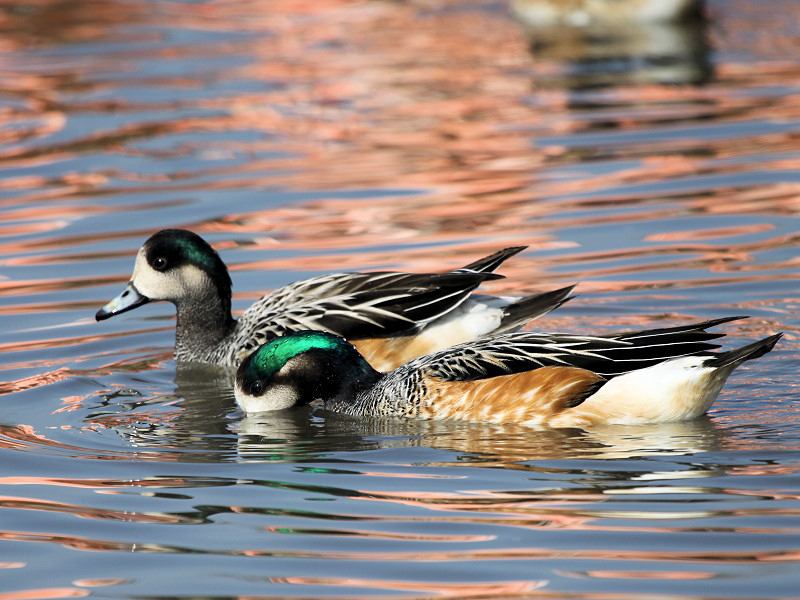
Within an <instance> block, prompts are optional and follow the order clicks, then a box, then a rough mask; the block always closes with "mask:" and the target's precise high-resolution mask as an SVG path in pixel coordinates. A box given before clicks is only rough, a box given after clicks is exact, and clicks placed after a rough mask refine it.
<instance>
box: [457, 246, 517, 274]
mask: <svg viewBox="0 0 800 600" xmlns="http://www.w3.org/2000/svg"><path fill="white" fill-rule="evenodd" d="M525 248H527V246H511V247H510V248H504V249H503V250H498V251H497V252H495V253H494V254H490V255H489V256H485V257H484V258H479V259H478V260H476V261H475V262H471V263H469V264H468V265H464V266H463V267H461V268H460V269H456V272H459V271H466V272H472V273H491V272H493V271H494V270H495V269H496V268H497V267H499V266H500V265H502V264H503V263H504V262H506V261H507V260H508V259H509V258H511V257H512V256H515V255H517V254H519V253H520V252H522V251H523V250H525Z"/></svg>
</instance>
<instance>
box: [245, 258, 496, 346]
mask: <svg viewBox="0 0 800 600" xmlns="http://www.w3.org/2000/svg"><path fill="white" fill-rule="evenodd" d="M497 278H500V276H499V275H494V274H492V273H480V272H477V273H476V272H467V271H459V272H451V273H442V274H410V273H337V274H334V275H325V276H322V277H316V278H314V279H310V280H306V281H303V282H300V283H298V284H293V285H290V286H286V287H284V288H281V289H279V290H276V291H275V292H273V293H271V294H267V295H266V296H264V297H263V298H262V299H261V300H259V301H258V302H256V303H255V304H253V305H252V306H251V307H250V308H249V309H248V310H247V311H245V312H244V313H243V314H242V316H241V317H240V318H239V320H238V322H237V332H236V335H237V338H239V340H240V342H239V344H238V347H239V348H240V354H242V355H246V354H247V353H248V352H249V351H252V350H253V349H254V348H256V347H257V346H258V345H260V344H262V343H264V342H266V341H268V340H270V339H272V338H275V337H277V336H279V335H283V334H285V333H287V332H291V331H300V330H306V329H321V330H324V331H329V332H331V333H335V334H337V335H340V336H342V337H345V338H347V339H352V340H357V339H363V338H369V337H376V338H379V337H386V336H387V335H409V334H412V333H414V332H415V331H417V330H418V329H419V328H420V327H422V326H423V325H425V324H426V323H429V322H430V321H433V320H435V319H437V318H439V317H441V316H442V315H444V314H447V313H448V312H449V311H451V310H453V309H454V308H455V307H457V306H458V305H460V304H461V303H462V302H464V300H466V298H467V297H468V296H469V295H470V293H471V292H472V291H473V290H474V289H475V288H476V287H478V286H479V285H480V284H481V283H482V282H483V281H486V280H488V279H497Z"/></svg>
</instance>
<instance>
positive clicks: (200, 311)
mask: <svg viewBox="0 0 800 600" xmlns="http://www.w3.org/2000/svg"><path fill="white" fill-rule="evenodd" d="M175 307H176V309H177V323H176V326H175V359H176V360H179V361H192V362H219V359H218V358H217V354H219V353H220V352H221V351H222V349H224V348H223V345H224V342H225V340H226V339H227V338H228V337H230V336H231V335H232V334H233V330H234V328H235V327H236V320H235V319H234V318H233V316H232V315H231V302H230V298H227V299H226V298H223V297H222V296H221V295H220V294H219V293H218V291H217V290H213V291H211V290H209V293H207V294H203V295H202V296H200V297H197V298H193V299H191V300H182V301H179V302H176V303H175Z"/></svg>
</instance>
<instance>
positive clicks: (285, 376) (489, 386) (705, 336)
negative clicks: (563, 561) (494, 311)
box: [234, 317, 782, 427]
mask: <svg viewBox="0 0 800 600" xmlns="http://www.w3.org/2000/svg"><path fill="white" fill-rule="evenodd" d="M739 318H744V317H728V318H723V319H716V320H712V321H705V322H703V323H697V324H693V325H686V326H678V327H670V328H667V329H652V330H646V331H634V332H628V333H616V334H613V335H603V336H596V337H593V336H581V335H569V334H563V333H556V334H545V333H534V332H516V333H508V334H504V335H499V336H492V337H487V338H482V339H479V340H476V341H471V342H467V343H464V344H460V345H458V346H454V347H452V348H449V349H445V350H442V351H439V352H435V353H433V354H430V355H427V356H423V357H420V358H417V359H415V360H412V361H411V362H408V363H406V364H404V365H402V366H400V367H398V368H397V369H395V370H393V371H390V372H388V373H382V372H379V371H377V370H375V369H373V368H372V367H371V366H370V365H369V363H368V362H367V361H366V360H364V358H363V357H362V356H361V355H360V354H359V353H358V351H357V350H356V348H355V347H354V346H352V345H351V344H349V343H348V342H346V341H345V340H344V339H342V338H340V337H338V336H335V335H332V334H330V333H326V332H319V331H304V332H298V333H293V334H291V335H287V336H285V337H280V338H277V339H274V340H272V341H271V342H269V343H267V344H264V345H263V346H261V347H260V348H259V349H258V350H256V351H255V352H254V353H253V354H251V355H250V356H248V357H247V358H246V359H245V360H244V361H243V362H242V364H241V365H240V367H239V369H238V371H237V374H236V383H235V388H234V393H235V396H236V401H237V403H238V404H239V406H240V407H241V408H242V409H243V410H244V411H245V412H246V413H258V412H265V411H270V410H279V409H284V408H289V407H292V406H298V405H304V404H308V403H309V402H311V401H313V400H316V399H322V400H323V401H324V402H325V408H326V409H329V410H331V411H335V412H339V413H345V414H349V415H366V416H393V417H417V418H422V419H459V420H469V421H484V422H495V423H520V424H524V425H549V426H554V427H587V426H592V425H601V424H646V423H660V422H671V421H681V420H687V419H692V418H695V417H698V416H700V415H702V414H703V413H705V412H706V411H707V410H708V409H709V408H710V406H711V404H712V403H713V402H714V400H715V399H716V397H717V395H718V394H719V391H720V389H721V388H722V385H723V384H724V383H725V380H726V379H727V378H728V376H729V375H730V373H731V372H732V371H733V370H734V369H735V368H736V367H738V366H739V365H740V364H742V363H743V362H744V361H746V360H750V359H753V358H757V357H759V356H762V355H763V354H765V353H767V352H769V351H770V350H771V349H772V347H773V346H774V345H775V343H776V342H777V341H778V339H779V338H780V337H781V335H782V334H777V335H773V336H770V337H767V338H764V339H762V340H760V341H757V342H754V343H752V344H749V345H747V346H744V347H742V348H738V349H735V350H729V351H727V352H717V353H712V352H709V350H710V349H712V348H718V347H719V346H718V345H717V344H712V343H709V340H711V339H715V338H718V337H722V335H723V334H718V333H711V332H707V331H706V329H708V328H710V327H712V326H714V325H719V324H721V323H726V322H728V321H732V320H734V319H739Z"/></svg>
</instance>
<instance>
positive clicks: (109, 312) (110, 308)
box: [94, 283, 150, 321]
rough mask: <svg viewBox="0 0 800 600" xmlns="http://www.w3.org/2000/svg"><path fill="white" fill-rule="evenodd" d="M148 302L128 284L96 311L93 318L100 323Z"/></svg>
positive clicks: (148, 300)
mask: <svg viewBox="0 0 800 600" xmlns="http://www.w3.org/2000/svg"><path fill="white" fill-rule="evenodd" d="M148 302H150V298H148V297H147V296H143V295H142V294H140V293H139V292H138V290H137V289H136V288H135V287H134V286H133V283H128V285H126V286H125V289H124V290H122V293H121V294H119V295H118V296H117V297H116V298H114V299H113V300H111V301H110V302H109V303H108V304H106V305H105V306H104V307H103V308H101V309H100V310H98V311H97V314H96V315H95V316H94V318H95V319H97V320H98V321H102V320H104V319H108V318H109V317H113V316H114V315H118V314H121V313H124V312H127V311H129V310H133V309H134V308H136V307H137V306H141V305H142V304H147V303H148Z"/></svg>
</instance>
